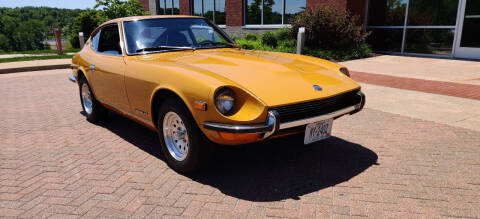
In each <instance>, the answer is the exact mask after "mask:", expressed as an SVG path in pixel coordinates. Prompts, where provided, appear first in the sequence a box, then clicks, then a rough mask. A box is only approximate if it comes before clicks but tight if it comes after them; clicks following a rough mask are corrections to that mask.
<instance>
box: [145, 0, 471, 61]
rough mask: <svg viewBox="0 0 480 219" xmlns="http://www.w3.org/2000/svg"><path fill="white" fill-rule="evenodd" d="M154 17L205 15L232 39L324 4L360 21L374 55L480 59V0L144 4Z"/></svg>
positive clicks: (171, 0) (173, 0) (158, 0)
mask: <svg viewBox="0 0 480 219" xmlns="http://www.w3.org/2000/svg"><path fill="white" fill-rule="evenodd" d="M140 2H141V3H142V4H143V5H144V7H145V9H146V10H148V11H150V12H151V13H152V14H174V15H175V14H181V15H198V16H204V17H206V18H208V19H210V20H212V21H213V22H215V23H216V24H217V25H219V26H220V27H222V28H224V30H225V31H226V32H227V33H229V34H230V35H234V36H236V35H242V34H244V33H246V32H264V31H267V30H275V29H279V28H285V27H289V19H290V18H291V17H293V16H295V15H296V14H298V13H300V12H301V11H303V10H305V8H307V7H315V6H316V5H320V4H324V5H329V6H331V7H334V8H337V9H340V10H348V11H350V12H351V13H353V14H355V15H357V16H358V17H359V22H360V23H361V25H363V26H364V28H365V30H366V31H369V32H371V35H370V37H369V43H370V44H371V45H372V48H373V50H374V51H377V52H383V53H389V54H406V55H420V56H433V57H457V58H472V59H480V36H479V34H480V0H140Z"/></svg>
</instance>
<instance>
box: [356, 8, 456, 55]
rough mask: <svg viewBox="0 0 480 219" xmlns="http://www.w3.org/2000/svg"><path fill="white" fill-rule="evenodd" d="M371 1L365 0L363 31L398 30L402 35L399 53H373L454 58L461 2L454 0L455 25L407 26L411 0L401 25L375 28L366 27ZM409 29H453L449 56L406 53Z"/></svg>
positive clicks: (373, 26)
mask: <svg viewBox="0 0 480 219" xmlns="http://www.w3.org/2000/svg"><path fill="white" fill-rule="evenodd" d="M371 1H372V0H367V11H366V16H365V29H366V31H369V30H375V29H382V30H385V29H400V30H402V31H403V35H402V42H401V48H400V52H393V51H375V52H379V53H384V54H392V55H398V54H400V55H415V56H425V57H445V58H452V57H454V55H455V48H456V46H455V44H456V41H457V37H458V32H459V28H458V22H459V16H460V13H461V12H460V10H461V2H462V0H456V1H458V5H457V7H458V8H457V15H456V22H455V25H422V26H420V25H417V26H415V25H408V13H409V10H410V1H411V0H406V1H407V3H406V4H407V5H406V9H405V17H404V21H403V25H397V26H393V25H386V26H375V25H372V26H370V25H368V23H369V20H370V19H371V18H370V16H369V15H370V10H371V8H370V7H369V5H371V4H372V3H371ZM409 29H454V33H455V35H454V37H453V42H452V51H451V53H450V55H438V54H429V53H412V52H406V51H405V50H406V47H407V46H406V43H407V42H406V41H407V30H409Z"/></svg>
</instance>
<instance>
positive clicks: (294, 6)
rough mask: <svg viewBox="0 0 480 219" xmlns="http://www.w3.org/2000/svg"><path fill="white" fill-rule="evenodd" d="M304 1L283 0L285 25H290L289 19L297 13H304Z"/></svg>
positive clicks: (305, 3)
mask: <svg viewBox="0 0 480 219" xmlns="http://www.w3.org/2000/svg"><path fill="white" fill-rule="evenodd" d="M306 5H307V2H306V0H285V21H284V23H285V24H289V23H290V19H292V18H293V17H295V16H296V15H297V14H298V13H300V12H302V11H305V7H306Z"/></svg>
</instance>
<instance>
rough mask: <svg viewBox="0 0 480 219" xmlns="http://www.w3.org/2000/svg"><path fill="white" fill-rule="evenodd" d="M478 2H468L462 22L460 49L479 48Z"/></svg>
mask: <svg viewBox="0 0 480 219" xmlns="http://www.w3.org/2000/svg"><path fill="white" fill-rule="evenodd" d="M479 30H480V1H478V0H476V1H475V0H468V1H467V5H466V7H465V18H464V20H463V30H462V40H461V42H460V46H461V47H474V48H480V37H479V36H478V33H479Z"/></svg>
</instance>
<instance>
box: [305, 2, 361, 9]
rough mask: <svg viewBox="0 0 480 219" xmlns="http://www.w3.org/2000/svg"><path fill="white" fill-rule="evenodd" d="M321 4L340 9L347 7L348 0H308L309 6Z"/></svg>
mask: <svg viewBox="0 0 480 219" xmlns="http://www.w3.org/2000/svg"><path fill="white" fill-rule="evenodd" d="M350 1H351V0H350ZM353 1H361V0H353ZM319 4H322V5H329V6H331V7H333V8H336V9H339V10H345V9H347V0H307V7H315V6H317V5H319Z"/></svg>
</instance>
